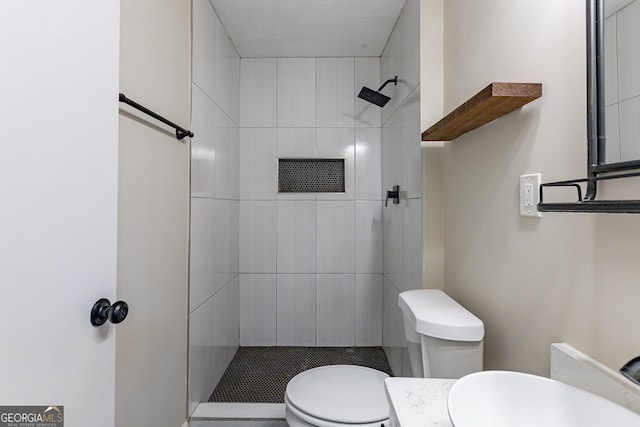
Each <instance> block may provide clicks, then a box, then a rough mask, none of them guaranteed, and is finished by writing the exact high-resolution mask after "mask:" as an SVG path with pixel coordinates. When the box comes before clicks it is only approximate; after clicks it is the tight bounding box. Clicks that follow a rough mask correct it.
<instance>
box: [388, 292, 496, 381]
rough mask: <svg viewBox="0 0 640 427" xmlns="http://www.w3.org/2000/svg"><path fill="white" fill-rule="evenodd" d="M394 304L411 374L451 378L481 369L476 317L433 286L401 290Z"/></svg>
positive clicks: (480, 339)
mask: <svg viewBox="0 0 640 427" xmlns="http://www.w3.org/2000/svg"><path fill="white" fill-rule="evenodd" d="M398 305H399V306H400V309H401V310H402V313H403V316H404V326H405V328H404V329H405V333H406V337H407V341H408V350H409V361H410V363H411V372H412V374H413V376H414V377H420V378H454V379H455V378H461V377H463V376H465V375H467V374H470V373H473V372H478V371H481V370H482V363H483V339H484V324H483V323H482V321H481V320H480V319H478V318H477V317H476V316H474V315H473V314H472V313H470V312H469V311H468V310H467V309H465V308H464V307H462V306H461V305H460V304H458V303H457V302H456V301H454V300H453V299H452V298H451V297H450V296H448V295H447V294H445V293H444V292H442V291H440V290H437V289H416V290H413V291H406V292H402V293H401V294H400V296H399V298H398Z"/></svg>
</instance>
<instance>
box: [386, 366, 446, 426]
mask: <svg viewBox="0 0 640 427" xmlns="http://www.w3.org/2000/svg"><path fill="white" fill-rule="evenodd" d="M455 382H456V380H446V379H438V378H399V377H392V378H387V379H386V380H385V391H386V393H387V398H388V400H389V406H390V407H391V408H390V409H391V410H392V411H393V412H394V413H395V416H396V418H397V421H398V422H399V424H400V426H402V427H453V424H451V421H450V420H449V412H448V410H447V396H448V395H449V390H450V389H451V386H452V385H453V383H455Z"/></svg>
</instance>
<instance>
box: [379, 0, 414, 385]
mask: <svg viewBox="0 0 640 427" xmlns="http://www.w3.org/2000/svg"><path fill="white" fill-rule="evenodd" d="M381 68H382V76H383V78H385V79H386V78H388V77H387V76H390V77H393V76H396V75H397V76H398V79H399V82H398V85H397V86H394V87H392V88H391V90H390V91H389V94H390V96H391V101H389V104H387V106H385V108H384V109H383V110H382V190H383V191H386V190H391V189H392V187H393V186H394V185H400V190H401V191H402V192H404V193H403V196H402V198H401V203H400V204H399V205H392V204H389V206H388V207H386V208H384V209H383V253H384V260H383V265H384V298H383V301H384V302H383V307H384V308H383V319H384V327H383V347H384V349H385V352H386V354H387V358H388V359H389V364H390V365H391V368H392V369H393V372H394V373H395V374H396V375H403V376H410V375H411V372H410V369H409V361H408V354H407V351H406V340H405V335H404V325H403V319H402V313H401V312H400V309H399V308H398V294H399V293H400V292H402V291H406V290H411V289H419V288H421V287H422V225H421V223H422V165H421V149H420V1H419V0H407V1H406V3H405V6H404V9H403V11H402V13H401V14H400V17H399V18H398V21H397V23H396V26H395V28H394V29H393V32H392V33H391V36H390V37H389V41H388V42H387V46H386V47H385V49H384V52H383V54H382V58H381Z"/></svg>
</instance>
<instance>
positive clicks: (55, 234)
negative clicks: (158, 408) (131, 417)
mask: <svg viewBox="0 0 640 427" xmlns="http://www.w3.org/2000/svg"><path fill="white" fill-rule="evenodd" d="M118 3H119V2H117V1H103V2H87V1H86V0H58V1H55V2H52V1H44V0H41V1H27V2H22V1H4V2H0V38H1V39H2V40H3V42H2V43H0V56H1V57H2V58H3V59H2V61H0V76H2V78H0V94H2V95H1V96H0V123H1V124H2V133H1V134H0V290H1V294H0V313H2V314H1V316H2V317H1V323H0V340H1V342H2V344H0V406H6V405H20V406H58V407H59V409H63V410H64V426H65V427H87V426H91V427H112V426H113V424H114V384H115V379H114V378H115V327H114V326H113V325H109V324H107V325H105V326H103V327H100V328H96V327H93V326H91V324H90V322H89V313H90V309H91V307H92V305H93V303H94V302H95V301H96V300H97V299H99V298H101V297H106V298H110V299H111V300H112V301H113V300H114V299H115V291H116V239H117V184H118V183H117V166H118V165H117V161H118V128H117V127H118V115H117V114H118V105H117V104H118V101H117V99H118V98H117V92H118V25H119V24H118V23H119V5H118ZM60 407H62V408H60ZM0 409H1V408H0ZM0 425H4V424H2V422H1V420H0ZM36 425H37V424H36Z"/></svg>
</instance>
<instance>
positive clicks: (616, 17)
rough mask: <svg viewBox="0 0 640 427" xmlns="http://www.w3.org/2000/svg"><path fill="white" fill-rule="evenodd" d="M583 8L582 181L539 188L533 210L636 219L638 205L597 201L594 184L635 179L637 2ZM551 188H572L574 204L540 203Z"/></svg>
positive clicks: (602, 0) (638, 155)
mask: <svg viewBox="0 0 640 427" xmlns="http://www.w3.org/2000/svg"><path fill="white" fill-rule="evenodd" d="M586 6H587V139H588V141H587V143H588V149H587V177H586V178H582V179H572V180H568V181H557V182H548V183H543V184H540V203H538V206H537V208H538V211H540V212H600V213H640V199H639V200H597V199H596V194H597V187H598V185H597V183H598V181H603V180H611V179H619V178H631V177H636V178H637V177H639V176H640V171H638V170H637V169H640V0H586ZM630 169H636V170H630ZM616 172H618V173H616ZM552 187H556V188H557V187H573V188H574V189H575V191H576V193H577V201H575V202H551V203H549V202H545V200H544V189H545V188H552Z"/></svg>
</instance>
